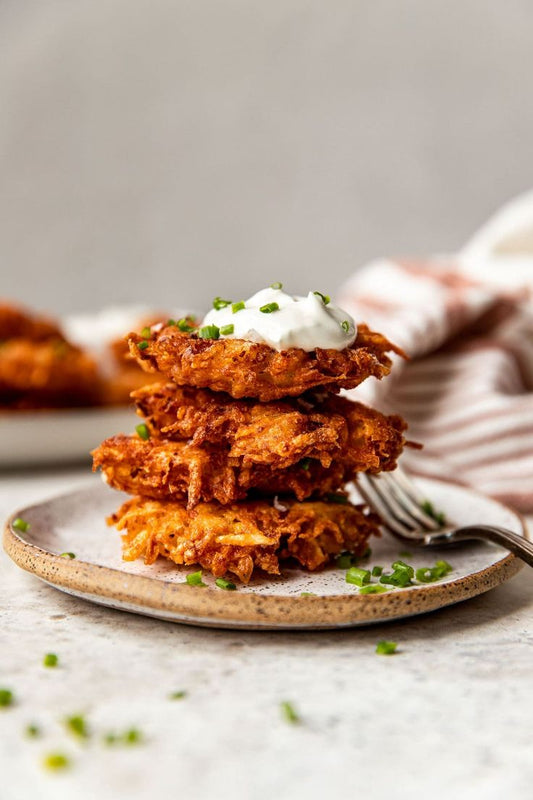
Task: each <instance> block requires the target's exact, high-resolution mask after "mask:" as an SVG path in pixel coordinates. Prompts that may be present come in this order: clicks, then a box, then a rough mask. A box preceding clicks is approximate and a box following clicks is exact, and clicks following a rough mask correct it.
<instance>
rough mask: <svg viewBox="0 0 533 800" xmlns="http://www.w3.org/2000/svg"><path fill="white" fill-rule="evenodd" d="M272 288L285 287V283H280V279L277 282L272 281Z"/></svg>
mask: <svg viewBox="0 0 533 800" xmlns="http://www.w3.org/2000/svg"><path fill="white" fill-rule="evenodd" d="M270 288H271V289H283V284H282V283H280V282H279V281H276V283H271V284H270Z"/></svg>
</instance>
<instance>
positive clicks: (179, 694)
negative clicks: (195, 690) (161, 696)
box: [168, 689, 187, 700]
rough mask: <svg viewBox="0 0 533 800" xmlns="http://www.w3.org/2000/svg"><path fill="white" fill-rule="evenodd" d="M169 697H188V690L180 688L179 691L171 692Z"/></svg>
mask: <svg viewBox="0 0 533 800" xmlns="http://www.w3.org/2000/svg"><path fill="white" fill-rule="evenodd" d="M168 697H169V700H183V698H184V697H187V692H186V691H185V690H184V689H179V690H178V691H177V692H171V694H169V696H168Z"/></svg>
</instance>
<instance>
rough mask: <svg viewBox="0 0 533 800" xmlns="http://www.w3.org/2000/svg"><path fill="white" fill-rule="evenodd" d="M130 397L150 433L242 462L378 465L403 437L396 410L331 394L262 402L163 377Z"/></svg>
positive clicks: (392, 459) (390, 462)
mask: <svg viewBox="0 0 533 800" xmlns="http://www.w3.org/2000/svg"><path fill="white" fill-rule="evenodd" d="M133 399H134V400H135V402H136V404H137V408H138V411H139V413H140V415H141V416H143V417H144V418H145V419H146V422H147V424H148V425H149V427H150V429H151V431H152V434H153V435H154V436H156V437H159V436H161V437H163V438H165V439H170V440H174V441H180V440H188V441H189V442H190V444H192V445H194V446H203V445H206V444H208V445H216V446H219V447H223V448H224V449H225V450H227V451H228V454H229V456H230V457H231V458H238V459H242V465H243V466H244V467H247V466H250V465H251V464H268V465H270V466H272V467H273V468H275V469H285V468H287V467H291V466H293V465H294V464H296V463H298V462H299V461H301V460H302V459H306V458H312V459H316V460H318V461H320V463H321V464H322V466H323V467H329V466H330V465H331V462H332V460H333V459H341V460H342V461H343V462H344V463H346V464H349V465H350V469H351V470H352V472H379V471H381V470H387V469H394V467H395V466H396V459H397V458H398V456H399V455H400V453H401V450H402V446H403V443H404V439H403V435H402V434H403V431H404V430H405V428H406V425H405V423H404V422H403V420H402V419H401V418H400V417H398V416H390V417H386V416H384V415H383V414H380V413H379V412H378V411H374V410H373V409H371V408H367V407H366V406H364V405H362V404H361V403H355V402H352V401H350V400H347V399H346V398H344V397H338V396H336V395H325V396H324V395H322V396H318V397H317V396H314V395H307V396H306V397H305V398H286V399H285V400H273V401H271V402H270V403H260V402H257V401H255V400H250V399H245V400H234V399H233V398H232V397H230V395H228V394H225V393H223V392H216V393H215V392H212V391H210V390H209V389H191V388H189V387H183V386H176V385H175V384H173V383H166V384H163V383H161V384H155V385H151V386H147V387H144V388H142V389H140V390H138V391H137V392H134V394H133Z"/></svg>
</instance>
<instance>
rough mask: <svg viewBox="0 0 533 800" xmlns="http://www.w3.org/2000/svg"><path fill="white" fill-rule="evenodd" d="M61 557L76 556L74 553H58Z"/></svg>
mask: <svg viewBox="0 0 533 800" xmlns="http://www.w3.org/2000/svg"><path fill="white" fill-rule="evenodd" d="M59 555H60V556H61V558H76V553H60V554H59Z"/></svg>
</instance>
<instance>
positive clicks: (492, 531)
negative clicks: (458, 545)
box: [437, 525, 533, 567]
mask: <svg viewBox="0 0 533 800" xmlns="http://www.w3.org/2000/svg"><path fill="white" fill-rule="evenodd" d="M437 536H438V534H437ZM465 539H485V540H487V539H488V541H489V542H494V544H499V545H501V546H502V547H505V549H506V550H510V551H511V553H514V554H515V556H518V557H519V558H521V559H522V560H523V561H525V562H526V564H529V566H530V567H533V544H532V543H531V542H530V541H528V539H525V538H524V537H523V536H520V535H519V534H517V533H513V531H508V530H507V529H506V528H496V527H494V526H492V525H469V526H468V527H464V528H456V530H454V531H451V532H450V533H449V534H446V540H447V541H448V542H461V541H463V540H465Z"/></svg>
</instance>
